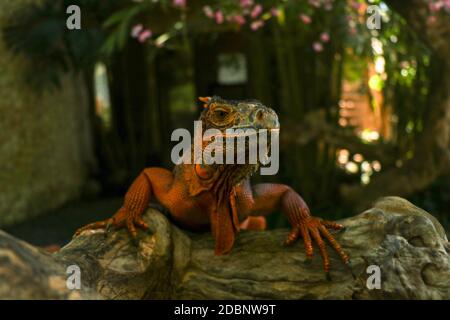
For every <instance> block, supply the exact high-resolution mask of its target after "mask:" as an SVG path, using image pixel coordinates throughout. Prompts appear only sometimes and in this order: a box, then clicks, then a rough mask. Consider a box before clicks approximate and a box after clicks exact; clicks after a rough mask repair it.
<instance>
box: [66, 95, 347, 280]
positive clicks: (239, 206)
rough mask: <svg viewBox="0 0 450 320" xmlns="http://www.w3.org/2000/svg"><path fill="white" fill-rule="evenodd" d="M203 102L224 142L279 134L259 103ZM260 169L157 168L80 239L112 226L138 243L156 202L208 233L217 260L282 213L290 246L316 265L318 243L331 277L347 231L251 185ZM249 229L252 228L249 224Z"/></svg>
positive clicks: (300, 203)
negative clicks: (243, 131) (255, 133)
mask: <svg viewBox="0 0 450 320" xmlns="http://www.w3.org/2000/svg"><path fill="white" fill-rule="evenodd" d="M199 99H200V100H201V101H203V102H204V107H205V108H204V110H203V111H202V113H201V116H200V120H201V121H202V126H203V130H206V129H211V128H215V129H218V130H220V131H221V132H223V133H224V135H225V136H226V133H225V130H226V129H230V128H254V129H261V128H263V129H267V130H278V129H279V122H278V116H277V114H276V113H275V111H274V110H272V109H271V108H269V107H267V106H265V105H263V104H262V103H261V102H259V101H257V100H244V101H230V100H224V99H222V98H220V97H217V96H214V97H212V98H210V97H200V98H199ZM257 167H258V163H257V164H210V165H206V164H203V163H201V164H200V163H197V164H195V163H193V164H178V165H176V166H175V168H174V170H173V172H171V171H169V170H167V169H164V168H157V167H150V168H146V169H144V170H143V171H142V172H141V173H140V174H139V176H138V177H137V178H136V180H135V181H134V182H133V183H132V185H131V186H130V188H129V189H128V191H127V193H126V195H125V200H124V203H123V206H122V207H121V208H120V209H119V210H118V212H117V213H116V214H115V215H114V216H113V217H112V218H109V219H106V220H104V221H100V222H94V223H91V224H88V225H86V226H84V227H82V228H80V229H78V230H77V231H76V233H75V235H79V234H80V233H81V232H82V231H84V230H87V229H98V228H105V227H107V226H109V225H112V226H115V227H126V228H127V229H128V231H129V233H130V234H131V236H133V237H134V238H136V236H137V228H141V229H144V230H146V229H147V228H148V225H147V224H146V222H144V220H143V219H142V214H143V213H144V212H145V210H146V209H147V207H148V205H149V201H151V200H156V201H157V202H159V203H160V204H161V205H162V206H163V207H165V208H166V209H168V211H169V213H170V216H171V218H172V219H173V220H174V221H175V222H176V223H178V224H179V225H180V226H181V227H184V228H187V229H189V230H193V231H195V230H203V229H207V228H210V229H211V231H212V234H213V237H214V239H215V254H216V255H222V254H226V253H228V252H230V250H231V249H232V247H233V243H234V239H235V236H236V233H237V232H238V231H239V229H240V225H241V223H243V222H245V220H247V222H248V219H251V217H252V216H261V215H262V216H264V215H267V214H269V213H271V212H274V211H276V210H277V209H278V208H280V209H281V211H282V212H283V213H284V215H285V216H286V217H287V219H288V220H289V222H290V224H291V226H292V228H291V231H290V233H289V235H288V237H287V239H286V244H287V245H290V244H293V243H294V242H295V241H296V240H297V239H298V237H299V236H301V237H303V240H304V245H305V250H306V256H307V259H308V260H310V259H312V256H313V246H312V242H315V243H316V244H317V246H318V247H319V250H320V253H321V256H322V260H323V268H324V270H325V272H326V273H327V275H328V272H329V270H330V260H329V257H328V253H327V250H326V247H325V241H324V240H323V238H324V239H326V240H327V241H328V242H329V244H331V246H332V247H333V248H334V249H335V250H336V251H337V253H338V254H339V256H340V257H341V259H342V260H343V262H344V263H345V264H348V263H349V257H348V256H347V254H346V253H345V252H344V251H343V250H342V248H341V246H340V245H339V243H338V242H337V241H336V240H335V239H334V237H333V236H332V235H331V233H330V232H329V230H328V229H329V228H330V229H336V230H338V229H341V228H342V227H343V226H342V225H340V224H337V223H335V222H332V221H326V220H322V219H320V218H317V217H313V216H311V214H310V210H309V208H308V206H307V205H306V203H305V201H304V200H303V199H302V198H301V197H300V195H298V194H297V193H296V192H295V191H294V190H293V189H292V188H290V187H289V186H287V185H284V184H275V183H262V184H256V185H253V186H252V185H251V184H250V180H249V178H250V176H251V174H252V173H253V172H254V171H255V169H256V168H257ZM247 224H248V223H247Z"/></svg>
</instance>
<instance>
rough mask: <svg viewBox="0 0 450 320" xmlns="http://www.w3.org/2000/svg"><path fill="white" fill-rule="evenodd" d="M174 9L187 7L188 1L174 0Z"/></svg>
mask: <svg viewBox="0 0 450 320" xmlns="http://www.w3.org/2000/svg"><path fill="white" fill-rule="evenodd" d="M173 5H174V7H180V8H184V7H186V0H173Z"/></svg>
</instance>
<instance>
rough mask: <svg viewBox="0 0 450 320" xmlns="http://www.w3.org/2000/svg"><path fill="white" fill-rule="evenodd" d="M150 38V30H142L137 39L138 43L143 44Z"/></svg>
mask: <svg viewBox="0 0 450 320" xmlns="http://www.w3.org/2000/svg"><path fill="white" fill-rule="evenodd" d="M151 36H152V32H151V31H150V30H144V31H142V32H141V34H140V35H139V37H138V40H139V42H140V43H144V42H145V41H147V39H148V38H150V37H151Z"/></svg>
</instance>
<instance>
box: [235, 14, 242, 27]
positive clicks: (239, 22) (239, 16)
mask: <svg viewBox="0 0 450 320" xmlns="http://www.w3.org/2000/svg"><path fill="white" fill-rule="evenodd" d="M233 20H234V21H235V22H236V23H237V24H238V25H240V26H242V25H243V24H245V18H244V16H242V15H237V16H234V17H233Z"/></svg>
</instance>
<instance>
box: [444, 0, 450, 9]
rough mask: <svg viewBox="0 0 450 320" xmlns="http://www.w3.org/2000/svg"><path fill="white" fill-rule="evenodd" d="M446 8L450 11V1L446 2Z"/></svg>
mask: <svg viewBox="0 0 450 320" xmlns="http://www.w3.org/2000/svg"><path fill="white" fill-rule="evenodd" d="M444 7H445V8H446V9H447V10H450V0H444Z"/></svg>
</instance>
